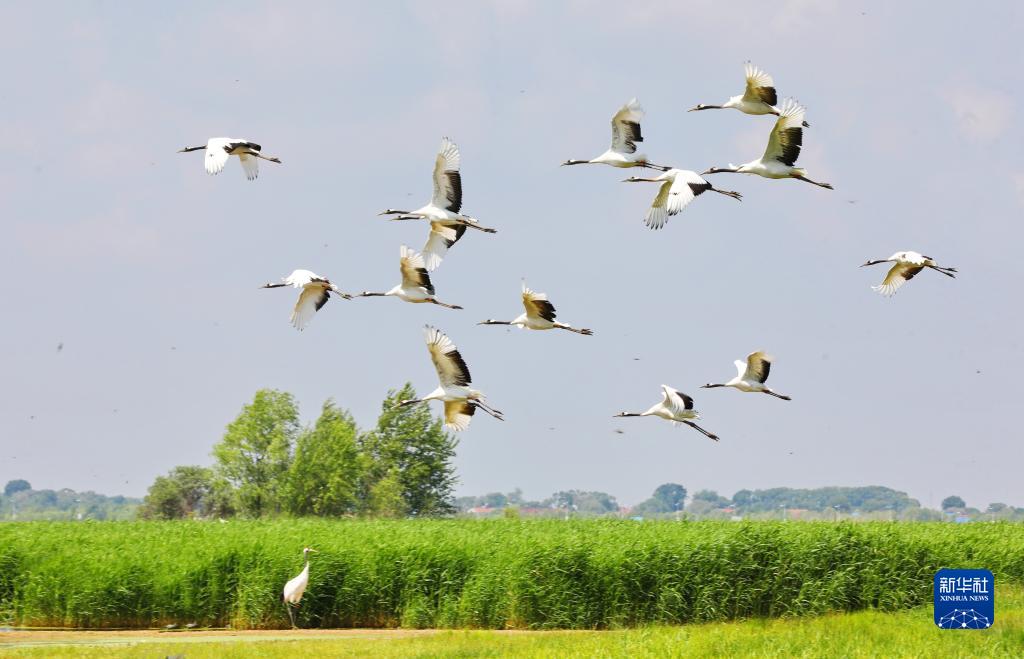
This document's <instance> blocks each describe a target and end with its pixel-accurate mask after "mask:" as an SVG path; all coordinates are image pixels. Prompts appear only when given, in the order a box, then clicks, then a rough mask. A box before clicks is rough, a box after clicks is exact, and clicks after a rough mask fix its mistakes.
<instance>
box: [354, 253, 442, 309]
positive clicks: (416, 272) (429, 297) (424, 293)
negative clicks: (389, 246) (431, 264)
mask: <svg viewBox="0 0 1024 659" xmlns="http://www.w3.org/2000/svg"><path fill="white" fill-rule="evenodd" d="M399 270H400V271H401V273H402V283H401V284H398V285H397V286H395V287H394V288H392V289H391V290H389V291H387V292H385V293H371V292H369V291H363V292H362V293H360V294H359V295H357V296H356V297H382V296H389V295H390V296H394V297H397V298H399V299H400V300H405V301H406V302H413V303H423V302H429V303H431V304H436V305H438V306H440V307H446V308H448V309H461V308H462V307H460V306H459V305H457V304H446V303H444V302H441V301H440V300H438V299H437V298H435V297H434V285H433V284H432V283H431V282H430V274H429V273H428V272H427V268H426V265H425V264H424V262H423V256H422V255H421V254H420V253H419V252H416V251H414V250H411V249H409V248H408V247H406V246H405V245H402V247H401V249H400V250H399Z"/></svg>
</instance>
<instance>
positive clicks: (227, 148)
mask: <svg viewBox="0 0 1024 659" xmlns="http://www.w3.org/2000/svg"><path fill="white" fill-rule="evenodd" d="M203 149H205V150H206V157H205V158H204V159H203V160H204V163H203V164H204V165H205V166H206V173H207V174H220V172H221V170H222V169H224V165H226V164H227V162H228V158H230V157H231V156H238V160H239V162H241V163H242V169H243V170H244V171H245V178H247V179H249V180H250V181H255V180H256V177H257V176H259V175H260V167H259V160H258V159H259V158H262V159H263V160H269V161H270V162H276V163H277V164H281V159H280V158H275V157H273V156H265V155H263V154H262V153H260V151H262V150H263V147H261V146H260V145H259V144H256V143H255V142H250V141H249V140H243V139H237V138H234V137H211V138H210V141H209V142H207V143H206V146H187V147H185V148H184V149H181V150H180V151H178V153H188V152H190V151H200V150H203Z"/></svg>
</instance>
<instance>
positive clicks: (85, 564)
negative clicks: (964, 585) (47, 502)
mask: <svg viewBox="0 0 1024 659" xmlns="http://www.w3.org/2000/svg"><path fill="white" fill-rule="evenodd" d="M307 545H308V546H311V547H314V548H316V549H318V550H319V551H320V553H319V554H316V555H315V556H314V557H313V561H312V567H311V569H310V575H311V576H310V584H309V588H308V590H307V592H306V596H305V597H304V598H303V600H302V606H301V609H300V612H299V615H298V619H299V620H300V621H301V624H302V626H307V627H310V626H311V627H391V626H404V627H479V628H508V627H512V628H538V629H544V628H571V629H578V628H606V627H622V626H633V625H640V624H648V623H685V622H695V621H709V620H724V619H733V618H747V617H753V616H792V615H806V614H817V613H824V612H829V611H850V610H855V609H863V608H877V609H881V610H895V609H902V608H907V607H911V606H915V605H919V604H922V603H924V602H926V601H930V598H931V584H932V575H933V574H934V572H935V571H936V570H937V569H939V568H940V567H986V568H989V569H991V570H992V571H993V572H994V573H995V574H996V578H997V579H1000V580H1002V579H1006V580H1013V581H1018V582H1020V581H1024V525H1015V524H1002V523H999V524H970V525H952V524H937V523H936V524H923V523H922V524H894V523H885V522H878V523H861V524H849V523H840V524H832V523H782V522H777V523H776V522H753V523H730V522H670V521H665V522H643V523H637V522H632V521H617V520H615V521H606V520H580V521H569V522H565V521H534V520H529V521H515V520H493V521H465V520H414V521H322V520H278V521H257V522H245V521H231V522H229V523H227V524H218V523H215V522H214V523H210V522H67V523H64V522H39V523H35V522H25V523H2V524H0V620H2V621H3V622H5V623H7V624H18V625H27V626H69V627H153V626H159V625H163V624H167V623H172V622H173V623H179V624H185V623H188V622H195V623H198V624H200V625H210V626H224V625H230V626H234V627H239V628H273V627H285V626H287V624H288V616H287V613H286V611H285V609H284V607H283V605H282V604H281V602H280V599H279V595H280V591H281V587H282V585H283V584H284V582H285V581H286V580H287V579H289V578H290V577H292V576H294V575H295V574H296V573H298V571H299V570H300V569H301V549H302V547H303V546H307Z"/></svg>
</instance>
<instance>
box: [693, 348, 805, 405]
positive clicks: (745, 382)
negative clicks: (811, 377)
mask: <svg viewBox="0 0 1024 659" xmlns="http://www.w3.org/2000/svg"><path fill="white" fill-rule="evenodd" d="M733 364H735V365H736V370H737V371H738V373H737V374H736V377H734V378H733V379H731V380H729V381H728V382H725V383H723V384H705V385H704V386H702V387H701V388H702V389H714V388H715V387H732V388H733V389H739V390H740V391H746V392H748V393H750V392H755V393H762V394H768V395H770V396H775V397H776V398H781V399H782V400H792V399H791V398H790V397H789V396H784V395H782V394H779V393H776V392H774V391H772V390H771V389H769V388H768V387H766V386H765V385H764V383H765V381H767V380H768V373H770V372H771V370H772V357H771V355H769V354H768V353H766V352H764V351H763V350H758V351H757V352H752V353H750V354H749V355H747V360H746V361H743V360H742V359H737V360H736V361H734V362H733Z"/></svg>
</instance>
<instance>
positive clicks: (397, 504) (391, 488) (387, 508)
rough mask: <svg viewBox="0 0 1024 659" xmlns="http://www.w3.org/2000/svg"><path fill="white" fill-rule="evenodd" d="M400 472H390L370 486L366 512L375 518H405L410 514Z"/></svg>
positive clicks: (393, 470) (392, 470)
mask: <svg viewBox="0 0 1024 659" xmlns="http://www.w3.org/2000/svg"><path fill="white" fill-rule="evenodd" d="M404 494H405V493H404V492H403V487H402V479H401V476H400V475H399V473H398V471H397V470H395V469H391V470H389V471H388V472H387V473H386V474H384V476H383V477H382V478H381V479H380V480H378V481H377V482H375V483H374V484H373V485H372V486H370V491H369V494H368V496H367V501H366V512H368V513H369V514H370V515H372V516H374V517H405V516H406V515H408V514H409V506H408V504H407V503H406V500H405V496H404Z"/></svg>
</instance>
